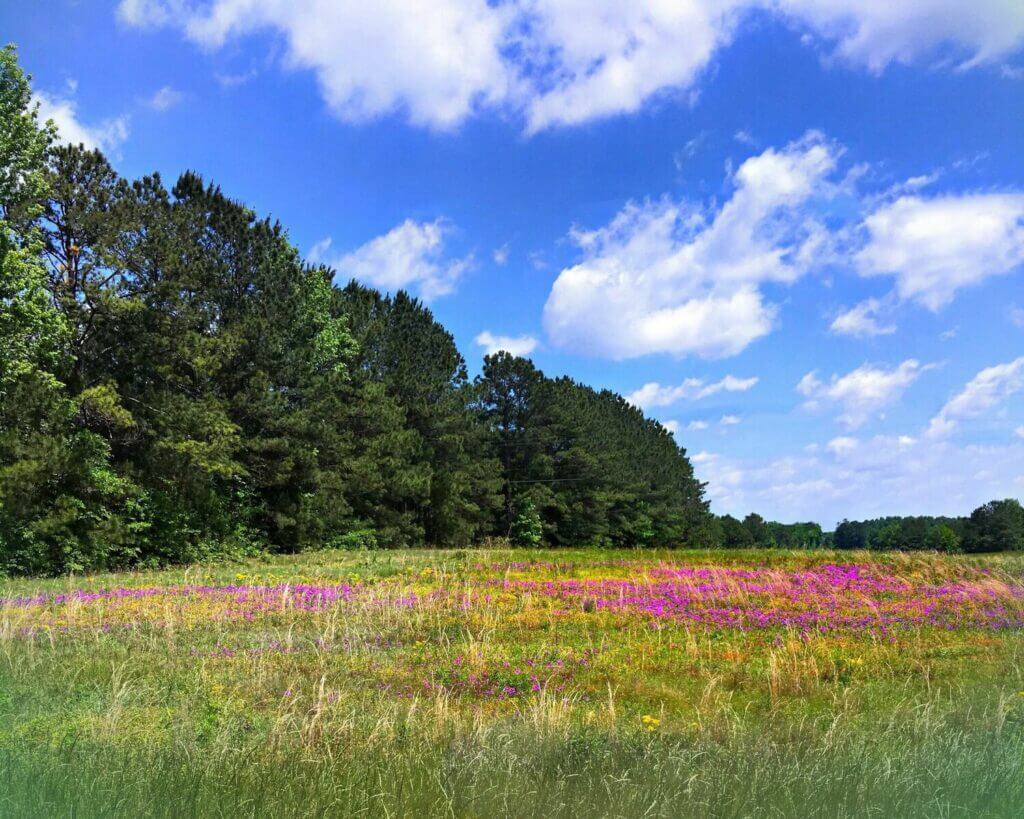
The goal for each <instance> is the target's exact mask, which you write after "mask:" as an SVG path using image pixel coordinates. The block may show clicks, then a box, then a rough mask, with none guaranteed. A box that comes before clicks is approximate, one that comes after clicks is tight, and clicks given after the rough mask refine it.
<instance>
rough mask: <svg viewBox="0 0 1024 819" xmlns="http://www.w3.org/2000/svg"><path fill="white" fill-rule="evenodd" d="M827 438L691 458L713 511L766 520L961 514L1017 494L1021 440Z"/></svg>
mask: <svg viewBox="0 0 1024 819" xmlns="http://www.w3.org/2000/svg"><path fill="white" fill-rule="evenodd" d="M850 440H853V439H850ZM837 441H838V442H839V443H836V442H837ZM831 444H834V445H832V446H826V448H825V449H826V450H827V454H826V455H822V454H820V453H819V451H818V450H817V449H812V450H810V451H808V452H806V453H804V454H800V455H796V456H792V455H786V456H782V457H779V458H771V459H765V460H760V459H736V458H732V457H728V456H725V455H719V454H715V453H707V452H705V453H701V455H700V456H699V457H698V456H695V457H693V458H692V459H691V460H692V461H693V464H694V469H695V471H696V472H697V476H698V477H699V478H700V479H701V480H702V481H707V482H708V495H709V497H710V499H711V504H712V508H713V509H714V510H715V511H716V512H718V513H723V512H729V513H731V514H739V515H745V514H747V513H748V512H750V511H757V512H759V513H761V514H762V515H764V516H765V517H766V518H768V519H770V520H785V521H794V520H816V521H819V522H820V523H821V524H822V525H823V526H825V527H826V528H828V527H831V526H832V525H834V524H835V523H836V522H837V521H838V520H839V519H841V518H843V517H848V518H851V519H865V518H873V517H880V516H882V515H910V514H917V515H927V514H933V515H935V514H938V515H949V514H968V513H970V511H971V510H972V509H974V508H975V507H977V506H980V505H981V504H982V503H985V502H986V501H989V500H991V499H992V498H1003V497H1012V496H1014V495H1018V494H1019V489H1017V486H1018V484H1017V483H1016V481H1017V479H1018V477H1019V476H1020V475H1021V464H1022V463H1024V441H1020V440H1014V441H1012V442H1011V443H1008V444H1004V445H1000V446H973V445H972V446H959V445H957V444H955V443H954V442H952V441H950V440H945V439H938V440H935V439H919V440H915V439H914V438H910V437H908V436H875V437H871V438H866V439H863V440H860V441H858V442H857V444H856V445H853V446H850V445H848V442H847V441H846V439H845V438H839V439H834V440H833V441H832V442H831ZM950 464H956V465H957V468H956V469H950V467H949V465H950Z"/></svg>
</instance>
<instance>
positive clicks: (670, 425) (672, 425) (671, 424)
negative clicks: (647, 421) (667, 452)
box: [661, 421, 679, 435]
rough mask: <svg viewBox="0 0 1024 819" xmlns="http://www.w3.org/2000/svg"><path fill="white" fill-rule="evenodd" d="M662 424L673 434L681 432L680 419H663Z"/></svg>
mask: <svg viewBox="0 0 1024 819" xmlns="http://www.w3.org/2000/svg"><path fill="white" fill-rule="evenodd" d="M661 425H662V426H663V427H665V429H667V430H668V431H669V432H671V433H672V434H673V435H676V434H677V433H678V432H679V422H678V421H662V422H661Z"/></svg>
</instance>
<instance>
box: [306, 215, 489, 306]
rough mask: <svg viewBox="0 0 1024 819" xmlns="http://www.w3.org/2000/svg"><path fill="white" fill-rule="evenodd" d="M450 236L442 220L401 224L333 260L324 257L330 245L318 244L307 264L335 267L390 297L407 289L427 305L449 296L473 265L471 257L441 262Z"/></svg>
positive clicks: (339, 274)
mask: <svg viewBox="0 0 1024 819" xmlns="http://www.w3.org/2000/svg"><path fill="white" fill-rule="evenodd" d="M450 233H451V227H450V226H449V224H448V223H447V222H445V221H444V220H442V219H438V220H435V221H433V222H415V221H413V220H412V219H406V220H405V221H404V222H402V223H401V224H400V225H398V226H397V227H394V228H392V229H391V230H390V231H388V232H387V233H385V234H384V235H383V236H378V237H377V238H375V239H371V240H370V241H369V242H367V243H366V244H364V245H363V246H362V247H359V248H357V249H356V250H353V251H352V252H351V253H345V254H342V255H340V256H337V257H334V258H331V257H330V256H329V255H328V253H329V250H330V246H331V240H330V239H324V240H321V241H320V242H317V244H316V245H314V246H313V248H312V250H311V251H310V253H309V258H310V260H311V261H317V262H324V263H326V264H329V265H330V266H331V267H334V268H335V269H336V270H337V272H338V276H339V277H342V278H351V279H358V280H359V281H361V282H364V283H366V284H369V285H372V286H373V287H378V288H380V289H381V290H385V291H390V292H394V291H396V290H401V289H406V290H409V289H412V290H415V291H416V292H417V293H418V294H419V295H420V296H421V297H422V298H424V299H426V300H428V301H429V300H431V299H434V298H437V297H439V296H445V295H448V294H449V293H451V292H452V291H453V290H454V289H455V285H456V284H457V283H458V280H459V277H460V276H462V274H463V273H464V272H466V270H468V269H469V268H470V267H472V264H473V259H472V257H471V256H466V257H464V258H456V259H450V258H447V257H446V256H445V252H444V251H445V240H446V239H447V237H448V236H449V234H450Z"/></svg>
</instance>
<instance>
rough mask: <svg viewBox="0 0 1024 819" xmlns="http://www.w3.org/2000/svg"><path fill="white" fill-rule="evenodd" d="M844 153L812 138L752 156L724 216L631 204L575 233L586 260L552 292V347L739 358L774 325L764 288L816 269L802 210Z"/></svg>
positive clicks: (547, 318)
mask: <svg viewBox="0 0 1024 819" xmlns="http://www.w3.org/2000/svg"><path fill="white" fill-rule="evenodd" d="M836 153H837V151H836V149H835V147H834V146H832V145H831V144H830V143H828V142H827V141H826V140H825V139H824V138H823V137H822V136H821V135H820V134H816V133H811V134H808V135H807V136H806V137H804V138H803V139H801V140H799V141H798V142H794V143H792V144H790V145H788V146H786V147H785V148H784V149H782V150H775V149H768V150H766V151H765V152H764V153H762V154H760V155H758V156H754V157H751V158H750V159H747V160H746V161H745V162H744V163H743V164H742V165H741V166H740V167H739V169H738V170H737V171H736V174H735V177H734V180H733V181H734V184H735V189H734V191H733V193H732V196H731V197H730V198H729V200H728V201H727V202H726V203H725V204H724V205H723V206H722V207H720V208H719V209H718V210H717V211H713V212H710V213H707V212H705V211H704V210H703V209H701V208H698V207H695V206H692V205H687V204H684V203H677V202H673V201H671V200H669V199H662V200H660V201H658V202H646V203H643V204H637V203H630V204H627V205H626V207H625V208H623V210H622V211H620V212H619V214H618V215H617V216H615V218H614V219H612V221H611V222H610V223H609V224H608V225H606V226H605V227H602V228H598V229H597V230H593V231H581V230H575V231H573V232H572V234H571V238H572V239H573V241H574V242H575V243H576V245H577V246H578V247H579V249H580V251H581V252H582V254H583V260H582V261H581V262H580V263H579V264H576V265H574V266H572V267H569V268H566V269H564V270H562V272H561V273H560V274H559V276H558V278H557V279H556V280H555V282H554V285H553V286H552V288H551V293H550V295H549V296H548V300H547V303H546V304H545V307H544V326H545V328H546V330H547V332H548V334H549V335H550V337H551V339H552V341H554V343H555V344H557V345H558V346H561V347H564V348H567V349H572V350H576V351H579V352H584V353H589V354H593V355H599V356H605V357H608V358H612V359H620V360H621V359H628V358H635V357H637V356H642V355H647V354H650V353H669V354H671V355H675V356H683V355H687V354H696V355H700V356H703V357H706V358H719V357H724V356H730V355H735V354H737V353H739V352H740V351H742V350H743V349H744V348H746V347H747V346H748V345H749V344H750V343H751V342H753V341H754V340H756V339H758V338H761V337H762V336H764V335H766V334H767V333H768V332H769V331H770V330H771V328H772V325H773V323H774V320H775V314H776V308H775V306H774V305H772V304H770V303H768V302H767V301H766V299H765V296H764V295H763V293H762V292H761V290H760V287H761V286H762V285H764V284H766V283H779V284H790V283H792V282H794V281H795V280H796V279H798V278H799V277H800V276H801V275H802V274H803V273H804V272H805V271H806V270H808V269H809V267H810V266H811V265H812V263H813V262H814V259H815V255H816V252H817V251H818V249H819V248H820V246H821V244H822V242H823V233H824V229H823V228H822V227H821V226H820V225H819V224H818V223H817V222H816V221H815V220H814V219H813V218H812V217H811V216H810V215H808V213H806V212H805V208H803V207H802V206H805V205H806V204H807V203H808V202H809V201H810V200H811V199H812V198H813V197H814V196H816V195H818V194H820V193H822V192H823V191H824V189H826V188H827V187H828V182H827V177H828V176H829V174H830V173H831V171H832V170H833V169H834V167H835V164H836Z"/></svg>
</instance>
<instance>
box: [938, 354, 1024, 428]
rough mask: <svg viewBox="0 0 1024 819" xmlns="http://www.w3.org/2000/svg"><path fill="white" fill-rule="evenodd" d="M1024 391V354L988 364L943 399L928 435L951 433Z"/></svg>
mask: <svg viewBox="0 0 1024 819" xmlns="http://www.w3.org/2000/svg"><path fill="white" fill-rule="evenodd" d="M1022 390H1024V356H1021V357H1020V358H1017V359H1015V360H1013V361H1009V362H1007V363H1006V364H997V365H995V366H994V367H987V368H985V369H984V370H982V371H981V372H979V373H978V374H977V375H976V376H974V378H972V379H971V380H970V381H969V382H968V383H967V385H966V386H965V387H964V388H963V389H962V390H961V391H960V392H958V393H957V394H956V395H955V396H953V397H952V398H951V399H950V400H949V401H947V402H946V404H945V406H943V408H942V409H941V410H940V411H939V413H938V415H936V416H935V417H934V418H932V420H931V423H930V424H929V425H928V430H927V434H928V435H929V436H930V437H932V438H940V437H943V436H946V435H949V434H951V433H952V432H953V431H954V430H955V429H956V428H957V425H958V424H959V423H960V422H961V421H964V420H967V419H970V418H977V417H979V416H981V415H985V414H987V413H989V412H991V411H992V410H993V409H995V408H996V407H998V406H999V405H1000V404H1002V403H1004V402H1005V401H1006V400H1007V399H1008V398H1009V397H1010V396H1011V395H1014V394H1015V393H1018V392H1021V391H1022Z"/></svg>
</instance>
